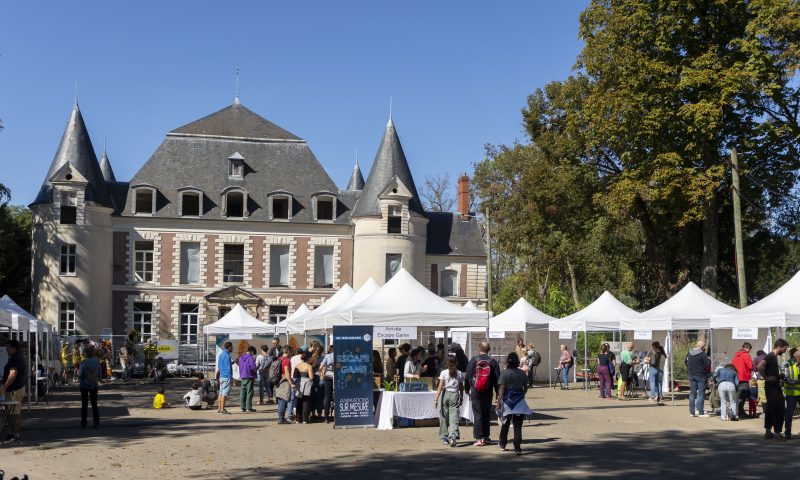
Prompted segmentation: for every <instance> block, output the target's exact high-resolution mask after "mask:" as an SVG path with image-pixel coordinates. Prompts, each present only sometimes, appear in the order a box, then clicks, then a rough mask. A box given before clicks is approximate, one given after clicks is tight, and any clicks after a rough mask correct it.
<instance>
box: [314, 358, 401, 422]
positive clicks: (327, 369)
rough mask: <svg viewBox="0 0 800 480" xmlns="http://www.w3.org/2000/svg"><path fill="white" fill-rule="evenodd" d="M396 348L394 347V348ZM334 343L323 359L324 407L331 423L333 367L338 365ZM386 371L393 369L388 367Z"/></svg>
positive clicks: (327, 420) (326, 416)
mask: <svg viewBox="0 0 800 480" xmlns="http://www.w3.org/2000/svg"><path fill="white" fill-rule="evenodd" d="M392 350H394V349H392ZM333 352H334V350H333V345H331V346H329V347H328V353H327V354H326V355H325V358H323V359H322V365H321V367H320V368H322V377H323V378H324V379H325V401H324V402H323V407H324V408H325V423H331V420H333V415H332V413H333V412H332V409H333V369H334V366H335V365H336V356H335V355H334V353H333ZM386 371H387V372H388V371H391V370H389V369H388V368H387V369H386Z"/></svg>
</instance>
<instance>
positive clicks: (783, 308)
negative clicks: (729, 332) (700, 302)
mask: <svg viewBox="0 0 800 480" xmlns="http://www.w3.org/2000/svg"><path fill="white" fill-rule="evenodd" d="M733 327H754V328H770V327H781V328H786V327H800V272H797V273H796V274H795V275H794V276H793V277H792V278H791V279H790V280H789V281H788V282H786V283H785V284H783V286H781V287H780V288H779V289H777V290H775V291H774V292H772V293H771V294H769V295H768V296H766V297H764V298H762V299H761V300H759V301H757V302H756V303H754V304H752V305H748V306H746V307H744V308H742V309H740V310H735V311H733V312H730V313H726V314H724V315H714V316H713V317H711V328H733Z"/></svg>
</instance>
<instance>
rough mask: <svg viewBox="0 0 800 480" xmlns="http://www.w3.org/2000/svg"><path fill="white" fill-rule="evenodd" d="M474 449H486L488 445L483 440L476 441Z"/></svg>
mask: <svg viewBox="0 0 800 480" xmlns="http://www.w3.org/2000/svg"><path fill="white" fill-rule="evenodd" d="M472 446H473V447H485V446H486V444H485V443H484V442H483V439H480V438H479V439H478V440H475V443H473V444H472Z"/></svg>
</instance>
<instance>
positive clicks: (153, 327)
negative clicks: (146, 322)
mask: <svg viewBox="0 0 800 480" xmlns="http://www.w3.org/2000/svg"><path fill="white" fill-rule="evenodd" d="M140 302H145V303H152V304H153V310H152V313H151V314H150V332H151V335H153V336H155V337H156V338H160V337H161V299H160V298H158V296H157V295H147V294H146V293H139V294H138V295H128V296H126V297H125V328H126V330H127V331H131V330H132V329H133V304H134V303H140ZM139 333H141V332H139Z"/></svg>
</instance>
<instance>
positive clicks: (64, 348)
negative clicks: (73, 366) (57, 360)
mask: <svg viewBox="0 0 800 480" xmlns="http://www.w3.org/2000/svg"><path fill="white" fill-rule="evenodd" d="M69 360H70V358H69V344H68V343H64V344H62V345H61V385H66V383H67V370H68V369H69Z"/></svg>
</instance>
